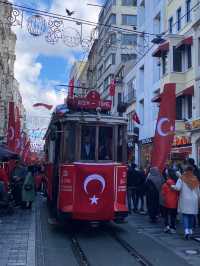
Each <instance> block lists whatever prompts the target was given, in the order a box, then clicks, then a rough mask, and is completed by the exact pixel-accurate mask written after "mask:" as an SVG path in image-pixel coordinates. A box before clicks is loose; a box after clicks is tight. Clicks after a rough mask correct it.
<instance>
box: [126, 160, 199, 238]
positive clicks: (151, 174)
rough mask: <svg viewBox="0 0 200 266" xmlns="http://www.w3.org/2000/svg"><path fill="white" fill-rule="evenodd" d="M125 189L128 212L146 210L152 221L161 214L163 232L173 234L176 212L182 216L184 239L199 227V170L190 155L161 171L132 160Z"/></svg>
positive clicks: (174, 231) (154, 221)
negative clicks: (144, 167)
mask: <svg viewBox="0 0 200 266" xmlns="http://www.w3.org/2000/svg"><path fill="white" fill-rule="evenodd" d="M127 191H128V197H127V198H128V208H129V213H131V212H132V211H133V212H136V213H141V214H145V213H146V214H148V216H149V221H150V222H151V223H157V222H158V218H159V217H162V218H163V224H164V232H165V233H172V234H173V233H176V223H177V215H179V216H180V215H181V216H182V220H183V229H184V234H185V238H186V239H189V238H190V236H191V235H192V234H193V230H194V228H195V227H197V226H200V214H199V213H200V170H199V169H198V167H197V166H196V165H195V161H194V159H192V158H189V159H188V160H187V161H185V162H184V163H183V164H179V165H176V164H175V163H173V164H172V165H167V166H166V168H165V169H164V170H163V172H162V173H160V171H159V169H158V168H157V167H149V168H147V169H146V171H144V170H143V169H138V168H137V165H136V164H134V163H132V164H131V165H130V166H129V169H128V179H127ZM145 199H146V201H145ZM144 202H145V203H146V212H145V209H144Z"/></svg>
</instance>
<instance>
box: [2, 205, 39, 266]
mask: <svg viewBox="0 0 200 266" xmlns="http://www.w3.org/2000/svg"><path fill="white" fill-rule="evenodd" d="M0 220H1V223H0V251H1V252H0V253H1V255H0V265H1V266H35V212H34V210H32V211H29V210H21V209H16V210H15V213H14V214H13V215H9V216H0Z"/></svg>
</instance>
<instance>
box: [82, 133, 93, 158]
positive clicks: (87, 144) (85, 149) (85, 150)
mask: <svg viewBox="0 0 200 266" xmlns="http://www.w3.org/2000/svg"><path fill="white" fill-rule="evenodd" d="M81 159H82V160H95V149H94V145H93V143H92V141H91V139H90V137H89V136H85V138H84V142H83V146H82V149H81Z"/></svg>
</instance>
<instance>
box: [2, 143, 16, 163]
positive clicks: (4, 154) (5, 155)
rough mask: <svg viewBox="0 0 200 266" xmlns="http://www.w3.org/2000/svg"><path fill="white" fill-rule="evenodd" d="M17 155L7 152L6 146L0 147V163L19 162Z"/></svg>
mask: <svg viewBox="0 0 200 266" xmlns="http://www.w3.org/2000/svg"><path fill="white" fill-rule="evenodd" d="M19 159H20V157H19V155H18V154H17V153H15V152H13V151H11V150H9V149H8V148H7V147H6V146H3V145H2V146H0V161H8V160H19Z"/></svg>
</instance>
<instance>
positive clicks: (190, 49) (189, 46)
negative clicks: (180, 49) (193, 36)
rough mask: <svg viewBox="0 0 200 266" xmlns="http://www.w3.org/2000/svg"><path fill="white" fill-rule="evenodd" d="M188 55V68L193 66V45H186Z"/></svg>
mask: <svg viewBox="0 0 200 266" xmlns="http://www.w3.org/2000/svg"><path fill="white" fill-rule="evenodd" d="M186 56H187V68H191V67H192V47H191V45H188V46H186Z"/></svg>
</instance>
